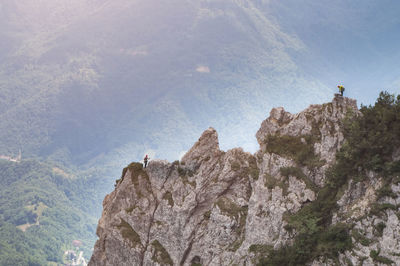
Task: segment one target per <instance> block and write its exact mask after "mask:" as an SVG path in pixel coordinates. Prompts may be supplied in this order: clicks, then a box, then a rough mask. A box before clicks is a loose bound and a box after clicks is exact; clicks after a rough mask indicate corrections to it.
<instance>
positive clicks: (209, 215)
mask: <svg viewBox="0 0 400 266" xmlns="http://www.w3.org/2000/svg"><path fill="white" fill-rule="evenodd" d="M203 217H204V219H206V220H210V217H211V210H208V211H206V212H205V213H204V214H203Z"/></svg>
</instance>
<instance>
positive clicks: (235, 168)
mask: <svg viewBox="0 0 400 266" xmlns="http://www.w3.org/2000/svg"><path fill="white" fill-rule="evenodd" d="M231 169H232V171H238V170H239V169H240V164H239V162H233V163H231Z"/></svg>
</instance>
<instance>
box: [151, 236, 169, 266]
mask: <svg viewBox="0 0 400 266" xmlns="http://www.w3.org/2000/svg"><path fill="white" fill-rule="evenodd" d="M151 245H152V246H153V248H154V253H153V256H152V258H151V259H152V260H153V261H155V262H158V263H160V264H161V265H171V266H172V265H174V262H173V261H172V259H171V256H170V255H169V253H168V252H167V250H165V248H164V247H163V245H161V243H160V242H159V241H158V240H154V241H153V242H151Z"/></svg>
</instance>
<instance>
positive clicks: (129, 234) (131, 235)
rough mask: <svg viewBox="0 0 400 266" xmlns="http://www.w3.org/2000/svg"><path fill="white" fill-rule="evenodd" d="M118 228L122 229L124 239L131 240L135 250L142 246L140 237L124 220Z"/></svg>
mask: <svg viewBox="0 0 400 266" xmlns="http://www.w3.org/2000/svg"><path fill="white" fill-rule="evenodd" d="M117 228H118V229H120V231H121V235H122V237H123V238H124V239H127V240H129V242H130V243H131V244H132V246H133V247H134V248H135V247H137V246H142V242H141V241H140V236H139V235H138V233H136V231H135V230H133V228H132V226H130V224H128V223H127V222H126V221H125V220H124V219H121V223H120V224H119V225H118V226H117Z"/></svg>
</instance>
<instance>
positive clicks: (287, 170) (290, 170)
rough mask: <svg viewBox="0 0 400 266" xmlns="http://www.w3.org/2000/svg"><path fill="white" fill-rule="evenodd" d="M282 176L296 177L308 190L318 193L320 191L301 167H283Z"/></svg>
mask: <svg viewBox="0 0 400 266" xmlns="http://www.w3.org/2000/svg"><path fill="white" fill-rule="evenodd" d="M280 172H281V175H282V176H285V177H286V178H288V177H289V176H295V177H297V178H298V179H300V180H303V182H304V183H305V184H306V186H307V188H309V189H311V190H312V191H314V192H316V191H317V190H318V188H317V186H316V185H315V184H314V182H312V181H311V180H310V179H309V178H308V177H307V176H306V175H305V174H304V173H303V171H302V170H301V169H300V168H299V167H282V168H281V169H280Z"/></svg>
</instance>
